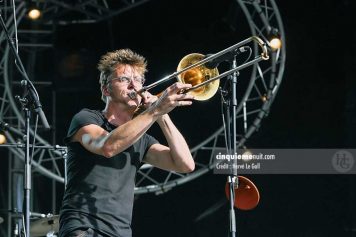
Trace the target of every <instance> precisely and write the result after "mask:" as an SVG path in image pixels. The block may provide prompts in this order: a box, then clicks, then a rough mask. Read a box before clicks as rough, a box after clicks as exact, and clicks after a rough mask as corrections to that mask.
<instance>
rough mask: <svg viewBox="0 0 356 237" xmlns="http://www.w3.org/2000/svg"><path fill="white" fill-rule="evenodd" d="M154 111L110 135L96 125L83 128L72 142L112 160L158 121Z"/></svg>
mask: <svg viewBox="0 0 356 237" xmlns="http://www.w3.org/2000/svg"><path fill="white" fill-rule="evenodd" d="M156 119H157V118H156V117H155V115H154V113H153V112H152V111H146V112H144V113H142V114H140V115H138V116H137V117H135V118H134V119H132V120H130V121H128V122H127V123H125V124H123V125H121V126H119V127H118V128H116V129H114V130H113V131H111V132H110V133H108V132H107V131H106V130H104V129H103V128H101V127H100V126H98V125H95V124H89V125H86V126H84V127H81V128H80V129H79V130H78V131H77V132H76V133H75V134H74V136H73V138H72V141H76V142H80V143H81V144H82V146H83V147H84V148H85V149H87V150H88V151H90V152H93V153H95V154H98V155H102V156H105V157H107V158H111V157H113V156H115V155H116V154H118V153H120V152H122V151H124V150H125V149H127V148H128V147H129V146H131V145H132V144H133V143H135V142H136V141H137V140H138V139H139V138H140V137H141V136H142V135H143V134H144V133H145V132H146V131H147V130H148V129H149V128H150V127H151V125H152V124H153V123H154V122H155V121H156Z"/></svg>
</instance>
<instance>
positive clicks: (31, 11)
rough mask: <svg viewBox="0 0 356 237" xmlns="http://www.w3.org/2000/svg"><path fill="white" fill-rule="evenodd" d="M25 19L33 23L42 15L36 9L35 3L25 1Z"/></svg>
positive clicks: (29, 0)
mask: <svg viewBox="0 0 356 237" xmlns="http://www.w3.org/2000/svg"><path fill="white" fill-rule="evenodd" d="M27 10H28V11H27V17H28V18H29V19H31V20H33V21H35V20H38V19H39V18H40V17H41V15H42V13H41V10H40V8H39V7H38V4H36V2H33V1H31V0H28V1H27Z"/></svg>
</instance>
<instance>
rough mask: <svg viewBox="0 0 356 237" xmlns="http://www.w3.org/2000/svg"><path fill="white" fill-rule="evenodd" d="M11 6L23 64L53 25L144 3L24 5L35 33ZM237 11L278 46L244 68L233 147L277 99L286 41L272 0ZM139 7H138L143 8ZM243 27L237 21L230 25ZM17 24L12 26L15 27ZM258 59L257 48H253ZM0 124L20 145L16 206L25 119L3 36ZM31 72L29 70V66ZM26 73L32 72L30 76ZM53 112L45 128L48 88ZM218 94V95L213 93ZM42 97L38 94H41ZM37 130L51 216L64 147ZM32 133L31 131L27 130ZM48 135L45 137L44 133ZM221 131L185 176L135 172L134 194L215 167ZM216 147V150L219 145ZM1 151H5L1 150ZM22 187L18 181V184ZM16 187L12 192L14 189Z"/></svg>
mask: <svg viewBox="0 0 356 237" xmlns="http://www.w3.org/2000/svg"><path fill="white" fill-rule="evenodd" d="M14 2H15V5H16V8H15V10H16V13H15V14H16V18H14V17H13V16H14V14H13V13H14V12H13V11H14V8H13V5H12V3H13V1H9V0H6V1H3V2H0V7H1V12H2V16H3V18H4V20H5V22H6V25H7V27H8V30H9V32H10V35H11V38H12V39H15V38H16V35H19V34H22V36H23V37H21V38H22V39H28V41H23V40H22V41H21V42H19V52H20V56H21V58H22V60H23V63H24V64H25V65H29V64H30V63H35V58H36V53H38V52H43V51H45V50H47V49H48V48H50V47H52V41H51V37H52V34H53V27H50V26H51V25H53V24H59V25H69V24H91V23H95V22H99V21H105V20H108V19H110V18H112V17H113V16H116V15H118V14H121V13H123V12H127V11H129V10H130V9H133V8H135V7H138V6H141V5H143V4H144V3H146V2H148V0H133V1H125V0H122V1H109V0H94V1H86V0H78V1H75V3H73V2H72V1H57V0H48V1H38V2H37V1H28V2H33V3H36V4H37V7H38V8H39V9H40V10H41V14H42V16H41V19H42V20H41V21H42V22H43V27H41V29H36V30H34V29H33V30H28V29H26V30H24V29H22V27H21V26H22V21H23V20H24V18H25V17H26V13H27V11H28V8H29V5H28V4H26V1H14ZM235 5H236V6H237V7H239V10H241V12H243V14H244V17H245V22H243V24H247V25H248V28H249V30H250V35H251V36H253V35H255V36H258V37H259V38H261V39H262V40H264V41H265V42H268V41H269V37H270V36H271V35H272V34H278V36H279V37H280V39H281V42H282V46H281V48H280V49H278V50H274V51H273V50H271V51H270V55H269V56H270V59H269V60H268V61H263V62H261V63H258V64H255V65H253V66H251V69H250V70H249V73H250V75H249V79H248V81H249V83H247V85H246V88H245V89H244V94H243V96H242V97H241V98H238V106H237V111H236V113H237V124H238V125H239V126H240V127H242V129H241V131H240V132H239V133H238V134H237V137H236V141H237V147H238V148H241V147H242V146H243V145H244V143H245V142H246V141H247V139H249V138H250V137H251V136H252V134H253V133H254V132H255V131H256V130H258V128H259V127H260V124H261V122H262V120H263V119H264V118H265V117H266V116H267V115H268V113H269V110H270V107H271V105H272V103H273V101H274V99H275V96H276V95H277V92H278V89H279V86H280V84H281V82H282V79H283V72H284V66H285V60H286V44H285V42H286V39H285V33H284V29H283V22H282V19H281V16H280V13H279V10H278V7H277V5H276V3H275V1H274V0H245V1H244V0H236V4H235ZM142 7H143V6H142ZM234 24H242V22H241V21H240V22H234ZM15 25H17V28H15ZM253 47H254V49H255V51H254V52H255V53H254V54H255V55H253V56H254V57H256V56H257V53H258V50H257V47H258V46H257V44H255V45H254V46H253ZM0 57H1V58H0V60H1V61H0V77H1V79H0V122H2V124H3V125H4V124H5V123H6V125H8V126H3V130H4V133H5V135H6V138H7V144H20V145H18V147H16V146H12V147H7V148H6V149H8V150H9V152H8V153H9V182H8V185H9V192H8V206H9V207H14V206H16V205H15V203H14V199H15V198H14V197H13V195H14V194H15V193H16V190H17V189H18V188H20V189H22V188H23V187H21V185H20V186H19V184H18V182H20V181H18V179H19V177H23V176H22V174H21V172H20V176H19V168H20V166H19V164H18V163H17V162H16V160H21V159H22V160H23V159H24V157H25V154H24V152H23V150H22V149H20V147H21V143H22V138H23V136H24V135H25V134H24V129H23V127H24V124H25V120H24V116H23V113H22V111H21V107H20V106H19V104H18V103H17V102H16V101H15V95H16V94H15V91H16V90H19V89H18V88H19V87H20V86H19V85H20V81H21V78H20V77H15V76H14V75H15V74H16V73H15V72H14V68H15V67H14V66H13V64H14V60H13V57H12V56H11V52H10V50H9V45H8V43H7V41H6V37H5V35H4V32H3V31H1V33H0ZM29 68H30V67H29ZM29 74H30V75H31V73H29ZM30 79H31V80H33V79H32V78H30ZM34 84H35V86H36V87H37V86H44V87H48V88H51V82H46V81H34ZM49 91H51V92H50V93H52V97H51V98H52V104H53V106H52V107H53V108H52V111H51V117H52V121H49V123H50V125H52V124H55V123H56V121H55V117H56V108H55V104H56V92H55V90H51V89H49ZM217 96H218V95H217ZM40 97H41V95H40ZM42 131H43V130H42V129H41V126H39V128H38V130H37V134H36V141H35V144H36V146H37V147H36V148H35V149H34V157H33V159H34V160H33V163H32V172H33V173H35V174H37V175H43V176H45V177H48V178H50V179H52V180H53V182H52V184H53V188H52V190H53V193H52V195H51V196H52V203H53V205H52V209H53V210H52V213H56V211H58V210H55V203H56V196H57V195H56V191H55V190H56V188H55V186H56V183H57V182H59V183H64V181H65V180H64V178H65V175H64V172H63V168H62V167H63V163H64V158H65V155H66V149H65V147H60V146H56V145H55V144H56V141H55V130H54V131H53V132H52V134H51V135H50V136H48V135H47V136H43V135H42V134H41V133H42ZM31 133H32V134H33V133H34V130H33V128H32V130H31ZM47 134H48V133H47ZM223 140H224V128H223V127H220V128H219V129H217V130H216V131H215V132H214V133H212V134H211V135H210V136H209V137H208V138H207V139H205V140H204V141H201V143H200V144H198V145H196V146H195V147H193V148H192V149H191V152H192V154H193V156H194V158H195V161H196V170H195V171H194V172H193V173H190V174H177V173H175V172H164V171H162V170H159V169H156V168H153V167H151V166H149V165H144V166H143V167H142V168H141V169H140V170H139V172H138V175H137V184H136V186H137V187H136V189H135V193H136V194H144V193H150V192H155V193H157V194H160V193H164V192H167V191H169V190H170V189H172V188H173V187H175V186H178V185H182V184H184V183H186V182H189V181H191V180H193V179H195V178H197V177H199V176H201V175H204V174H206V173H207V172H209V171H210V170H211V169H212V168H213V167H214V159H213V154H214V150H215V149H217V148H221V144H224V141H223ZM219 146H220V147H219ZM2 149H4V148H2ZM20 183H21V182H20ZM16 185H17V188H16V187H14V186H16ZM10 219H11V218H10V217H9V221H8V230H9V234H10V228H11V220H10Z"/></svg>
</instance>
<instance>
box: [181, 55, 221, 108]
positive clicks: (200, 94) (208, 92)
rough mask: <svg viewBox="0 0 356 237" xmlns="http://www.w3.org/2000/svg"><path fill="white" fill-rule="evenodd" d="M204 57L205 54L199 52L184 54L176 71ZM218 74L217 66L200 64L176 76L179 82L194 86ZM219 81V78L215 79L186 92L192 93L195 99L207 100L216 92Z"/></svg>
mask: <svg viewBox="0 0 356 237" xmlns="http://www.w3.org/2000/svg"><path fill="white" fill-rule="evenodd" d="M204 57H205V56H204V55H203V54H199V53H192V54H188V55H186V56H185V57H184V58H182V60H180V62H179V64H178V67H177V71H178V72H179V71H181V70H182V69H184V68H186V67H188V66H190V65H192V64H195V63H197V62H199V61H201V60H203V59H204ZM218 75H219V71H218V69H217V68H213V69H209V68H207V67H205V66H204V65H201V66H198V67H194V68H192V69H190V70H188V71H185V72H183V73H181V74H179V75H178V76H177V78H178V81H179V82H182V83H186V84H191V85H192V86H196V85H199V84H201V83H203V82H205V81H207V80H209V79H210V78H213V77H216V76H218ZM219 83H220V80H215V81H212V82H210V83H208V84H206V85H204V86H201V87H199V88H197V89H194V90H191V91H189V92H188V93H189V94H191V95H193V96H194V99H195V100H200V101H203V100H208V99H210V98H211V97H213V96H214V95H215V93H216V92H217V90H218V88H219Z"/></svg>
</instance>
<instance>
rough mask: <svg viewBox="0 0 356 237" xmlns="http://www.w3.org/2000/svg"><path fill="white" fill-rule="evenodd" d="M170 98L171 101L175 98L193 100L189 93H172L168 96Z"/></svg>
mask: <svg viewBox="0 0 356 237" xmlns="http://www.w3.org/2000/svg"><path fill="white" fill-rule="evenodd" d="M170 99H171V100H173V101H176V100H193V99H194V96H193V95H190V94H174V95H171V96H170Z"/></svg>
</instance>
